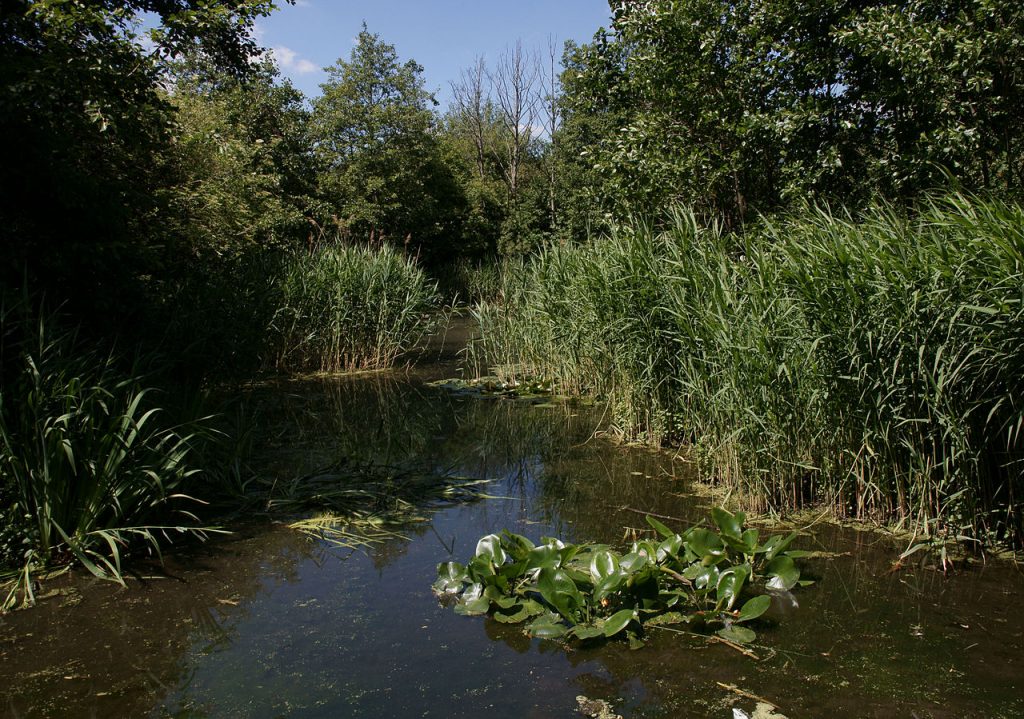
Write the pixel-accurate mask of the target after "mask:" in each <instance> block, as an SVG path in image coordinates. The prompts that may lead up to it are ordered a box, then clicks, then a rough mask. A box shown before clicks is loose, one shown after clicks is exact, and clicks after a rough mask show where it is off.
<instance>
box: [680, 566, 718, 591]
mask: <svg viewBox="0 0 1024 719" xmlns="http://www.w3.org/2000/svg"><path fill="white" fill-rule="evenodd" d="M683 576H684V577H686V578H687V579H690V580H692V581H693V586H694V587H695V588H696V589H711V588H712V587H715V586H717V585H718V578H719V576H720V572H719V570H718V567H716V566H710V567H705V566H704V565H703V564H692V565H690V567H687V570H686V572H684V573H683Z"/></svg>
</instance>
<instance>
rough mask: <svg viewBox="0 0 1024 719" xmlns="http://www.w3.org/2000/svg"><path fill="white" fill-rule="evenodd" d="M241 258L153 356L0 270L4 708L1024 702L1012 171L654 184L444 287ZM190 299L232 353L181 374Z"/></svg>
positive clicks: (498, 708)
mask: <svg viewBox="0 0 1024 719" xmlns="http://www.w3.org/2000/svg"><path fill="white" fill-rule="evenodd" d="M265 261H266V262H270V264H269V265H265V264H260V263H262V262H265ZM260 263H255V264H244V263H243V264H242V265H239V267H238V268H237V269H238V272H240V273H241V274H240V275H239V277H243V276H246V273H256V275H253V276H257V275H258V276H260V277H263V279H264V280H265V281H264V282H263V284H262V285H260V286H259V288H257V289H256V290H253V289H252V288H253V287H255V285H252V284H249V285H246V286H247V287H248V288H249V289H247V290H246V291H245V292H240V293H239V294H238V296H235V297H232V296H231V293H230V286H231V284H232V282H234V281H233V280H232V282H227V283H225V278H229V277H231V276H233V275H225V276H222V277H221V278H220V279H219V280H218V281H217V282H212V280H211V282H207V283H206V284H203V283H199V284H198V285H197V288H196V289H197V291H196V292H195V293H194V294H192V295H191V296H190V297H188V298H170V299H169V300H168V312H169V315H168V316H169V317H173V320H170V321H169V323H168V325H167V333H166V337H165V340H164V341H165V344H164V345H162V346H163V348H164V349H163V350H162V351H163V352H165V354H164V355H163V356H160V355H159V354H157V353H152V354H150V355H139V356H136V357H134V358H132V357H128V356H126V353H125V352H124V351H121V350H119V349H117V348H116V347H115V348H114V349H113V350H111V349H109V348H104V349H98V348H99V347H102V345H101V344H97V343H96V342H95V341H94V338H92V337H91V336H90V335H88V333H81V334H80V333H79V332H77V331H75V330H73V329H70V327H72V326H73V325H71V324H69V323H68V322H66V321H65V319H66V317H65V316H62V312H61V311H60V309H59V308H48V307H47V306H46V303H45V301H44V298H36V297H31V296H29V295H22V296H20V297H15V298H13V299H10V298H5V300H4V304H3V307H2V309H0V325H2V332H0V335H2V340H3V353H2V357H0V359H2V362H0V367H2V370H3V390H2V393H0V520H2V522H0V563H2V564H3V566H4V567H6V568H7V570H6V571H7V573H6V574H5V576H4V579H5V581H6V584H5V589H4V592H3V594H2V595H0V599H2V600H3V606H4V610H5V612H8V613H6V614H3V615H0V627H2V629H3V631H2V634H3V637H2V640H3V643H2V644H0V653H2V655H3V658H4V662H3V666H4V669H3V671H4V674H5V676H4V680H5V681H4V684H5V686H7V687H8V689H7V690H5V691H6V693H5V699H4V701H5V702H6V703H7V706H8V709H9V711H10V712H11V713H12V714H15V715H19V716H25V715H38V716H52V715H57V714H60V713H62V712H63V711H64V709H65V708H66V707H67V706H74V707H76V708H77V709H76V713H77V710H78V709H81V711H82V712H85V713H87V712H95V713H113V714H119V713H125V714H129V713H130V714H133V715H137V714H140V713H142V714H150V715H154V716H168V715H170V716H196V715H205V714H215V715H218V716H220V715H226V716H230V715H246V716H260V715H268V716H269V715H278V714H281V713H298V714H301V715H310V716H316V715H320V714H322V715H324V716H334V715H337V714H338V713H339V712H340V713H342V714H346V715H352V716H359V715H364V714H365V715H367V716H370V715H374V716H381V715H388V716H405V715H410V716H411V715H414V714H415V715H416V716H421V715H422V714H423V712H424V711H430V712H436V713H440V714H444V715H446V716H459V715H462V714H466V715H469V714H479V713H485V714H487V715H493V716H517V717H518V716H530V715H535V716H552V715H564V714H566V713H572V712H573V711H579V712H581V713H584V714H587V713H588V712H590V713H592V712H597V713H598V714H601V713H602V712H603V713H604V714H605V715H609V716H614V715H615V714H622V715H623V716H678V715H680V714H683V715H708V716H718V715H722V716H728V715H729V714H728V711H729V710H731V709H735V710H736V711H737V712H742V713H754V712H756V711H760V712H761V714H762V715H765V716H767V715H771V714H773V713H774V714H783V713H788V715H789V716H815V715H820V714H821V713H823V712H826V711H827V712H829V713H830V714H835V715H838V716H897V715H899V716H905V715H908V713H913V714H915V715H917V716H922V717H923V716H933V717H939V716H975V715H977V711H979V710H981V709H983V710H984V711H982V713H983V714H984V715H986V716H1016V715H1017V714H1018V713H1019V712H1020V710H1021V709H1024V705H1022V704H1021V700H1020V699H1019V696H1021V695H1022V692H1021V691H1020V687H1019V686H1018V681H1017V679H1016V677H1017V676H1018V675H1019V674H1022V672H1020V671H1019V669H1020V664H1021V661H1022V658H1024V657H1022V652H1021V649H1022V647H1024V625H1022V620H1021V619H1020V617H1019V616H1018V615H1019V613H1017V612H1014V611H1013V607H1015V606H1016V603H1017V601H1019V599H1020V597H1021V596H1024V581H1022V578H1021V575H1020V573H1019V571H1018V570H1017V569H1016V567H1015V565H1013V564H1011V563H1008V562H1005V561H1000V560H997V559H995V555H996V554H998V553H1000V552H1003V551H1007V550H1013V549H1014V548H1019V547H1020V545H1021V542H1022V537H1024V524H1022V518H1021V514H1020V498H1021V496H1024V480H1022V471H1021V470H1022V467H1024V465H1022V455H1021V450H1022V446H1021V444H1022V441H1024V440H1022V431H1024V409H1022V407H1021V399H1020V398H1021V397H1024V392H1022V390H1024V387H1022V386H1021V384H1022V382H1024V379H1022V378H1024V362H1022V356H1024V355H1022V352H1024V350H1021V347H1024V323H1022V319H1024V316H1022V306H1024V210H1022V209H1021V208H1019V207H1017V206H1014V205H1009V204H1005V203H1000V202H997V201H992V200H980V199H977V198H963V197H953V198H946V199H942V200H936V201H934V202H933V203H931V204H927V205H925V206H923V207H921V208H919V211H917V212H916V213H915V214H914V215H913V216H908V215H906V214H905V213H899V212H896V211H895V210H893V209H891V208H876V209H875V210H873V211H871V212H868V213H866V214H864V215H862V216H859V217H857V218H851V217H844V216H841V215H839V214H833V213H830V212H828V211H826V210H821V209H811V208H808V209H806V210H805V211H803V212H802V213H800V214H798V215H795V216H793V217H791V218H790V219H779V220H775V221H771V222H769V221H768V220H764V221H763V222H762V224H760V225H759V226H757V227H752V228H749V229H748V230H747V231H746V232H744V233H741V234H737V233H725V232H723V231H721V230H720V229H719V228H717V227H716V226H715V225H714V224H713V223H705V222H701V221H699V219H698V218H697V217H696V216H695V215H694V214H693V213H691V212H686V211H681V210H680V211H678V212H676V213H674V214H673V215H672V216H671V217H669V218H668V219H666V220H665V221H664V222H662V223H660V224H658V223H655V224H645V223H642V222H631V223H623V224H621V225H619V226H618V227H617V228H615V230H614V231H612V232H611V233H610V234H609V235H607V236H602V237H599V238H594V239H593V240H592V241H590V242H588V243H586V244H583V245H571V246H560V245H553V246H551V247H549V248H548V249H546V250H545V251H543V252H542V253H541V254H540V255H539V256H536V257H533V258H531V259H529V260H526V261H523V262H521V263H506V264H505V265H503V266H502V268H501V271H500V272H497V273H491V272H489V273H488V279H487V281H486V284H487V285H488V286H487V288H486V291H483V290H481V292H480V298H481V299H480V301H478V302H476V303H475V304H474V305H473V306H472V307H471V308H470V309H469V310H468V314H466V315H464V316H462V317H457V316H455V315H454V314H453V313H452V311H451V310H450V309H449V310H446V311H442V309H441V308H442V305H443V301H442V300H441V297H440V294H439V293H438V291H437V285H436V284H435V283H434V282H433V281H431V280H430V279H429V278H428V277H427V276H426V274H425V273H424V272H423V270H422V269H421V268H419V267H417V266H416V264H415V262H414V261H413V260H412V259H410V258H407V257H403V256H402V255H401V254H400V253H397V252H395V251H393V250H387V249H381V250H368V249H360V248H354V247H347V246H324V247H319V248H313V249H312V250H310V251H309V252H307V253H298V254H293V255H290V256H289V257H280V258H276V259H274V260H273V261H269V260H266V258H263V259H262V260H260ZM268 266H270V267H272V268H273V272H270V273H269V274H266V275H261V274H260V273H262V272H264V271H266V270H267V267H268ZM261 267H262V269H261ZM235 279H236V280H237V279H238V277H236V278H235ZM260 288H262V289H260ZM254 293H255V294H254ZM218 307H219V308H227V310H229V311H226V314H225V316H220V317H218V316H217V313H216V312H214V311H213V310H214V309H215V308H218ZM206 316H209V317H210V320H209V322H206V323H204V322H203V321H202V320H203V318H204V317H206ZM226 317H242V318H243V320H244V321H239V322H237V323H235V324H234V325H233V326H232V327H230V328H225V325H226V324H227V320H226ZM199 326H202V329H201V331H198V332H197V336H196V339H195V343H194V345H192V346H189V347H185V346H184V345H180V347H181V356H182V357H185V356H187V357H189V358H191V359H189V360H188V361H189V362H192V363H194V362H195V361H196V359H197V358H202V357H213V356H215V355H217V353H218V345H217V342H218V335H220V340H219V341H220V342H222V343H225V344H224V345H223V346H224V347H225V348H229V345H230V353H229V354H232V355H233V356H230V357H225V358H223V362H220V363H218V362H213V361H212V360H211V364H210V367H211V368H216V370H217V371H221V370H226V369H227V368H228V366H229V365H232V364H237V363H236V359H237V358H238V357H240V356H243V355H251V357H249V359H247V360H246V362H249V363H251V364H252V365H253V366H251V367H249V369H248V370H247V371H248V372H250V373H252V372H256V374H255V375H251V374H250V376H257V377H262V378H263V379H260V380H258V381H254V380H249V381H246V382H244V383H239V382H237V381H236V382H232V383H227V382H224V381H222V380H218V381H216V382H214V381H212V379H208V380H207V381H206V383H205V384H201V383H200V384H197V383H195V381H194V378H188V373H187V372H186V373H185V376H186V380H185V381H184V382H183V381H182V380H181V377H180V376H178V377H177V379H175V376H176V374H175V372H174V371H167V370H166V367H168V366H173V365H174V364H175V363H174V361H173V358H171V357H169V355H168V354H166V352H167V348H168V347H171V348H173V347H175V346H179V345H175V343H176V342H180V340H181V338H183V337H185V336H187V335H188V333H189V330H188V328H189V327H199ZM235 340H237V342H235ZM166 343H170V344H166ZM179 359H180V358H179ZM179 364H180V363H179ZM161 367H163V368H164V369H160V368H161ZM396 367H397V368H398V369H389V368H396ZM236 369H237V366H236ZM257 370H258V371H257ZM211 371H212V370H211ZM309 372H315V373H318V374H315V375H311V374H301V373H309ZM339 372H348V373H350V374H348V375H344V376H343V375H339V374H338V373H339ZM460 373H461V374H462V375H464V377H463V378H460V379H451V378H452V377H454V376H456V375H458V374H460ZM213 376H214V375H211V378H212V377H213ZM175 382H178V383H177V384H175ZM160 386H164V387H175V389H174V390H172V391H169V390H160V389H157V388H158V387H160ZM847 519H852V520H855V521H856V522H857V524H854V525H853V526H855V527H859V529H854V528H849V527H845V528H844V527H843V526H841V525H840V524H839V523H837V522H838V521H839V520H847ZM868 527H874V530H872V531H864V529H865V528H868ZM198 540H207V544H203V543H201V542H199V541H198ZM169 547H173V549H172V550H171V552H170V555H169V556H168V557H163V556H162V553H165V552H166V551H167V549H168V548H169ZM164 560H166V562H165V561H164ZM69 568H73V570H72V571H68V569H69ZM90 576H91V577H94V578H96V579H97V581H100V580H103V583H102V584H99V585H94V584H92V583H91V582H90V580H89V579H88V577H90ZM108 580H113V581H112V582H110V581H108ZM438 599H440V602H439V601H438ZM32 605H37V606H35V607H34V608H32V609H30V610H28V611H10V610H14V609H17V608H25V607H30V606H32ZM150 605H152V607H151V606H150ZM446 607H447V608H446ZM452 609H454V611H451V610H452ZM154 612H166V613H167V615H168V619H167V621H161V622H158V623H157V626H156V627H155V628H153V630H152V631H151V630H149V629H147V622H149V623H152V622H153V621H154ZM282 615H287V619H285V620H280V617H281V616H282ZM462 615H473V616H477V617H482V619H476V620H471V619H467V618H466V617H465V616H462ZM174 617H176V618H177V620H178V621H179V622H184V625H183V626H177V625H174V624H173V622H172V621H171V618H174ZM47 626H49V627H52V628H51V629H47V628H46V627H47ZM78 631H83V632H84V633H85V634H86V636H90V637H92V639H93V640H94V641H92V644H94V645H95V646H80V647H79V646H77V644H76V648H75V649H74V651H72V652H70V653H68V654H66V655H65V654H62V652H67V650H68V645H69V642H70V637H71V636H72V634H73V633H74V632H78ZM136 634H138V635H139V636H136ZM70 643H74V642H70ZM99 647H102V648H103V649H100V648H99ZM147 653H149V654H151V655H152V656H150V657H149V659H148V660H147V658H146V657H147ZM114 655H117V657H118V658H117V659H116V660H113V659H112V657H114ZM371 656H372V657H375V659H373V660H370V659H369V657H371ZM640 657H643V658H640ZM439 661H440V662H442V663H444V665H445V667H446V671H445V672H443V676H442V675H440V674H439V673H438V672H436V671H432V668H436V665H437V663H438V662H439ZM449 663H450V665H451V666H450V671H448V670H447V668H448V664H449ZM142 666H146V667H147V672H146V673H145V676H142V675H140V674H139V667H142ZM894 666H898V669H894ZM289 667H294V669H292V668H289ZM327 667H335V668H337V667H344V669H343V670H340V672H341V673H340V675H339V674H338V673H337V672H334V673H331V672H327V669H326V668H327ZM241 675H244V676H247V677H253V680H252V681H251V682H249V681H247V682H245V685H246V686H245V690H242V689H240V688H239V685H237V684H232V682H231V677H237V676H241ZM65 677H69V678H65ZM573 692H575V694H574V693H573ZM766 712H767V714H766ZM737 716H739V714H737Z"/></svg>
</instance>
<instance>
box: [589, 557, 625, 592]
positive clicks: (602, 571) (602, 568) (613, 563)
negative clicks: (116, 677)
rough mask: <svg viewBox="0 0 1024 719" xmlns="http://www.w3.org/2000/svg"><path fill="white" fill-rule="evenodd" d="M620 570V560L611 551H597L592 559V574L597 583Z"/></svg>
mask: <svg viewBox="0 0 1024 719" xmlns="http://www.w3.org/2000/svg"><path fill="white" fill-rule="evenodd" d="M618 571H619V560H618V559H616V557H615V555H614V554H612V553H611V552H609V551H604V552H597V553H596V554H594V556H593V557H592V558H591V559H590V576H591V577H593V579H594V582H595V584H596V583H597V582H598V581H600V580H601V579H604V578H605V577H608V576H610V575H612V574H615V573H617V572H618Z"/></svg>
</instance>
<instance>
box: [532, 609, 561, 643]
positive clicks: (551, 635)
mask: <svg viewBox="0 0 1024 719" xmlns="http://www.w3.org/2000/svg"><path fill="white" fill-rule="evenodd" d="M566 631H568V628H567V627H566V626H565V625H564V624H562V623H561V617H559V616H558V615H557V614H543V615H541V616H539V617H537V618H536V619H535V620H533V621H532V622H531V623H530V624H528V625H526V633H527V634H529V635H530V636H531V637H537V638H538V639H557V638H558V637H560V636H562V635H564V634H565V633H566Z"/></svg>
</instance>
